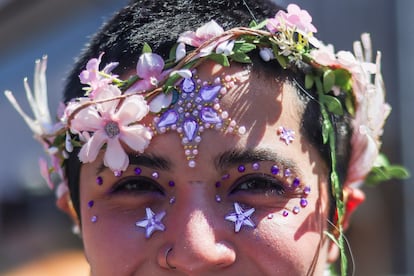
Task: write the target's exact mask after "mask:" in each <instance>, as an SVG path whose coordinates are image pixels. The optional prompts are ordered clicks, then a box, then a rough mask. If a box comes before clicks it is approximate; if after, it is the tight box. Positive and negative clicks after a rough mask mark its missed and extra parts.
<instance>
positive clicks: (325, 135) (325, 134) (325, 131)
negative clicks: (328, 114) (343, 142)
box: [322, 119, 331, 144]
mask: <svg viewBox="0 0 414 276" xmlns="http://www.w3.org/2000/svg"><path fill="white" fill-rule="evenodd" d="M330 131H331V123H330V122H329V121H328V120H327V119H325V120H323V122H322V139H323V143H324V144H326V143H327V142H328V139H329V132H330Z"/></svg>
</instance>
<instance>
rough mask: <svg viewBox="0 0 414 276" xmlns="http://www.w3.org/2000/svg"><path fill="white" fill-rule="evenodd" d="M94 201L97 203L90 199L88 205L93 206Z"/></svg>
mask: <svg viewBox="0 0 414 276" xmlns="http://www.w3.org/2000/svg"><path fill="white" fill-rule="evenodd" d="M94 203H95V202H94V201H93V200H91V201H89V202H88V207H89V208H92V207H93V204H94Z"/></svg>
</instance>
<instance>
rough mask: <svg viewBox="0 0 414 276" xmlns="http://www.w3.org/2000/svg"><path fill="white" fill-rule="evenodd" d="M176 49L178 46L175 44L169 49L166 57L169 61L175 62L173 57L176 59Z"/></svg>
mask: <svg viewBox="0 0 414 276" xmlns="http://www.w3.org/2000/svg"><path fill="white" fill-rule="evenodd" d="M177 47H178V44H177V43H175V44H174V46H173V47H172V48H171V50H170V53H169V55H168V59H169V60H174V61H175V57H176V56H175V54H176V52H177Z"/></svg>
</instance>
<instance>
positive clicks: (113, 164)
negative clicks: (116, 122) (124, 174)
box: [104, 138, 129, 171]
mask: <svg viewBox="0 0 414 276" xmlns="http://www.w3.org/2000/svg"><path fill="white" fill-rule="evenodd" d="M128 164H129V158H128V155H127V154H126V153H125V150H124V149H123V147H122V145H121V143H120V142H119V139H116V138H115V139H108V143H107V147H106V151H105V155H104V165H105V166H106V167H108V168H110V169H111V170H112V171H125V170H126V168H127V167H128Z"/></svg>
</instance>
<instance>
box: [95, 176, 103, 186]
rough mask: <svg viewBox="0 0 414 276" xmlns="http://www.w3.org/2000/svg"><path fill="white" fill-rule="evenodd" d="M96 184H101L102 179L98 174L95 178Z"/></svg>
mask: <svg viewBox="0 0 414 276" xmlns="http://www.w3.org/2000/svg"><path fill="white" fill-rule="evenodd" d="M96 184H98V185H102V184H103V179H102V177H101V176H98V177H97V178H96Z"/></svg>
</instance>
